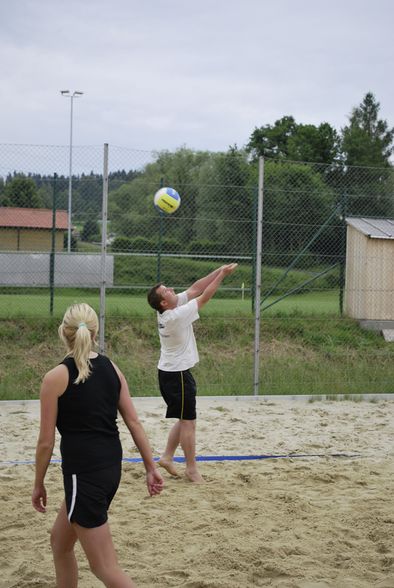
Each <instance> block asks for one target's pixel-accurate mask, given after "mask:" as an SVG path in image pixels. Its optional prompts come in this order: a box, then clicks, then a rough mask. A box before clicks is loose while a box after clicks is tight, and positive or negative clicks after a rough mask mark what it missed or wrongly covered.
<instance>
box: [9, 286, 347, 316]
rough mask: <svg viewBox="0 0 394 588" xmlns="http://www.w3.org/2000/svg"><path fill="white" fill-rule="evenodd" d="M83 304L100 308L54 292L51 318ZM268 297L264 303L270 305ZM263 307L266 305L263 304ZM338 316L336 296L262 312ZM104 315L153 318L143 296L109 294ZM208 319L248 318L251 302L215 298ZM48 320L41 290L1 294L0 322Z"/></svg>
mask: <svg viewBox="0 0 394 588" xmlns="http://www.w3.org/2000/svg"><path fill="white" fill-rule="evenodd" d="M82 300H83V301H84V302H87V303H88V304H90V305H91V306H93V307H94V308H95V309H96V310H97V311H98V310H99V305H100V293H99V291H98V290H78V289H57V290H56V291H55V294H54V306H53V316H55V317H58V318H61V317H62V316H63V314H64V311H65V310H66V308H67V307H68V306H70V304H73V303H74V302H78V301H82ZM273 300H274V298H273V297H270V298H269V299H268V301H267V303H270V302H271V301H273ZM264 304H265V303H264ZM338 312H339V302H338V292H335V291H331V292H311V293H307V294H302V295H297V296H289V297H288V298H285V299H283V300H281V301H280V302H278V304H276V305H274V306H272V307H271V308H269V309H268V310H267V311H264V312H263V315H264V316H281V315H299V314H301V315H322V314H324V315H326V314H329V315H334V314H337V313H338ZM106 313H107V314H108V316H141V317H149V316H151V314H152V311H151V309H150V308H149V306H148V304H147V302H146V297H145V296H136V295H135V294H133V293H132V292H130V293H129V294H116V293H114V292H108V293H107V297H106ZM204 313H206V314H207V315H215V316H217V315H220V316H233V315H242V316H251V315H252V302H251V300H250V298H246V299H245V300H242V299H241V296H239V298H230V299H228V298H214V299H213V300H211V301H210V303H209V305H207V306H206V308H204ZM34 317H37V318H38V317H42V318H44V317H50V295H49V291H47V292H45V291H42V289H33V288H31V289H30V290H28V291H26V290H21V289H14V290H13V291H12V293H9V294H5V293H3V294H1V293H0V319H2V318H3V319H4V318H6V319H11V318H34Z"/></svg>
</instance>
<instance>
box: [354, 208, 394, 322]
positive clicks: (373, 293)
mask: <svg viewBox="0 0 394 588" xmlns="http://www.w3.org/2000/svg"><path fill="white" fill-rule="evenodd" d="M346 224H347V243H346V285H345V310H346V313H347V315H348V316H351V317H353V318H355V319H358V320H362V321H394V220H393V219H377V218H364V217H363V218H361V217H360V218H359V217H357V218H356V217H349V218H347V219H346Z"/></svg>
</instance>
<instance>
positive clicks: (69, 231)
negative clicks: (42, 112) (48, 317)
mask: <svg viewBox="0 0 394 588" xmlns="http://www.w3.org/2000/svg"><path fill="white" fill-rule="evenodd" d="M70 102H71V108H70V156H69V168H68V228H67V251H68V253H70V251H71V212H72V189H73V188H72V173H73V103H74V95H73V94H72V95H71V96H70Z"/></svg>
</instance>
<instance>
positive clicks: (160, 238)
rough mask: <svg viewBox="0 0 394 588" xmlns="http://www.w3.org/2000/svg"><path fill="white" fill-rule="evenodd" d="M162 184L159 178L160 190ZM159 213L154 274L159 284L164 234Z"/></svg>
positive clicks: (161, 179)
mask: <svg viewBox="0 0 394 588" xmlns="http://www.w3.org/2000/svg"><path fill="white" fill-rule="evenodd" d="M163 184H164V180H163V178H160V188H162V187H163ZM158 213H159V215H160V216H159V240H158V243H157V272H156V282H157V283H159V282H161V248H162V241H163V232H164V227H163V218H164V212H162V211H161V210H158Z"/></svg>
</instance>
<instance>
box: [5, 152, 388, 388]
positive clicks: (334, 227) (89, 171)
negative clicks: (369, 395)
mask: <svg viewBox="0 0 394 588" xmlns="http://www.w3.org/2000/svg"><path fill="white" fill-rule="evenodd" d="M104 162H105V157H104V148H103V147H74V148H73V170H72V175H71V181H70V176H69V171H68V170H69V163H70V162H69V148H68V147H53V146H51V147H49V146H23V145H0V317H1V318H3V319H4V318H10V317H17V316H33V317H34V316H36V317H45V316H52V315H54V316H56V317H59V318H60V317H61V316H62V315H63V313H64V310H65V308H66V307H67V306H68V305H69V304H70V303H72V302H74V301H75V300H85V301H87V302H89V303H91V304H92V305H93V306H94V307H95V308H96V309H97V310H98V311H99V310H100V316H101V318H102V319H103V318H106V319H108V320H110V319H113V320H116V319H120V318H121V319H122V320H123V321H124V320H125V319H126V321H127V322H129V323H131V324H133V328H134V329H135V331H134V333H133V335H134V337H136V342H137V343H136V344H138V341H140V342H141V341H142V340H143V339H144V340H145V339H146V337H147V335H146V333H147V332H149V331H152V338H151V339H149V341H150V343H151V346H152V349H151V351H149V350H147V349H145V355H147V356H148V357H149V359H148V360H147V361H146V362H145V360H143V359H142V358H141V357H139V361H140V363H141V364H142V363H143V364H144V368H143V369H142V371H141V370H140V371H139V373H140V374H141V375H140V379H139V380H138V382H137V388H138V390H140V391H141V393H148V391H149V390H150V392H151V393H152V391H153V388H154V387H155V383H154V378H155V363H156V360H157V354H158V347H157V345H158V343H157V341H156V330H155V321H154V316H153V313H152V312H150V309H149V308H148V307H147V303H146V292H147V290H148V289H149V288H150V287H151V286H153V285H154V284H155V283H157V282H161V281H162V282H164V283H166V284H168V285H171V286H173V287H174V288H176V289H177V290H178V291H179V290H183V289H186V288H187V287H188V286H189V285H190V284H191V283H192V282H193V281H195V280H196V279H198V278H200V277H202V276H203V275H205V274H207V273H209V272H210V271H212V270H213V269H215V268H216V267H217V266H218V265H221V264H223V263H227V262H233V261H237V262H238V263H239V269H238V270H237V272H235V273H234V274H233V275H232V276H230V278H229V279H228V280H227V281H226V282H225V283H224V285H223V287H222V288H221V290H220V292H219V293H218V294H217V296H216V297H215V299H214V300H213V301H212V302H211V303H210V304H209V305H208V306H209V309H208V307H207V311H206V314H205V315H204V316H203V317H202V320H201V321H199V324H198V325H196V332H197V337H198V340H199V342H200V350H201V356H202V361H201V368H200V367H198V368H197V369H198V370H199V373H198V379H199V385H200V389H201V390H202V392H203V393H213V394H221V393H226V394H250V393H253V370H254V369H255V367H254V365H255V364H256V358H257V361H258V363H259V370H260V374H259V378H258V380H259V381H258V383H257V386H256V382H255V388H254V392H255V393H264V394H269V393H276V394H281V393H286V394H288V393H302V392H304V393H308V394H310V393H321V394H329V393H335V392H336V393H342V392H353V393H365V392H376V393H378V392H386V391H390V389H389V388H390V386H391V383H390V379H391V376H392V372H391V374H390V368H389V367H388V361H386V360H387V358H388V357H389V355H388V354H389V351H387V347H384V346H383V347H382V346H381V345H380V343H379V344H378V345H377V349H374V351H373V353H374V354H376V353H378V354H380V355H381V356H382V357H383V356H384V357H383V360H382V361H383V363H384V364H385V370H386V371H385V370H383V372H384V373H383V375H382V374H380V375H379V377H377V374H376V373H375V372H373V371H372V372H371V370H369V372H368V375H367V376H363V377H362V376H361V375H360V378H359V379H357V378H356V380H355V378H354V371H355V370H357V369H358V368H357V361H358V360H357V357H359V356H358V355H357V354H355V352H354V349H353V348H352V350H351V352H349V349H348V347H347V345H346V337H345V336H344V340H341V341H339V342H338V344H337V345H334V343H333V342H332V341H331V343H332V344H331V345H330V341H329V340H330V337H331V338H334V339H335V337H338V334H337V332H336V331H335V330H334V328H333V327H334V325H336V324H337V322H338V321H339V319H340V317H344V318H343V320H344V321H345V322H346V321H347V319H346V317H348V316H350V317H352V318H353V319H357V320H363V319H366V318H367V319H370V320H371V321H372V320H374V321H385V323H387V324H385V326H387V327H388V328H389V327H391V323H390V321H394V284H393V278H392V276H394V271H393V270H394V267H393V264H394V251H393V245H394V233H390V232H389V230H388V227H390V223H393V222H394V221H392V220H391V219H394V173H393V170H392V169H391V168H387V169H377V168H355V167H353V168H349V167H345V166H342V165H330V166H328V165H321V164H309V163H299V162H288V161H274V160H269V159H265V160H264V166H263V170H264V171H263V175H262V177H260V178H259V165H258V162H256V161H252V160H250V158H249V156H248V155H247V154H246V153H244V152H242V151H239V150H237V149H230V150H229V151H228V152H227V153H210V152H193V151H191V150H189V149H186V148H183V149H179V150H177V151H176V152H167V151H161V152H147V151H146V152H143V151H136V150H132V149H127V148H121V147H113V146H110V147H109V150H108V168H106V167H105V165H104ZM106 174H108V183H107V185H106V184H105V181H104V180H105V178H106ZM163 186H171V187H173V188H175V189H176V190H177V191H178V193H179V194H180V196H181V199H182V203H181V206H180V208H179V209H178V211H177V212H176V213H175V214H174V215H165V214H163V213H160V212H159V211H157V210H156V209H155V207H154V206H153V196H154V194H155V192H156V191H157V190H158V189H159V188H161V187H163ZM259 186H260V190H259ZM103 194H104V196H106V194H108V198H107V199H106V198H104V199H103ZM103 202H104V203H105V204H104V206H105V209H104V214H103ZM259 211H260V212H261V215H262V216H261V218H262V221H261V225H262V226H261V235H262V241H261V243H260V246H261V249H259V242H258V240H259V239H258V235H259V231H258V228H259V226H258V222H259V221H258V219H259ZM103 219H104V223H105V226H104V225H103ZM352 219H367V221H366V222H367V225H366V226H371V227H372V228H371V231H372V230H375V229H373V227H375V228H376V226H377V223H378V224H379V223H381V222H382V221H384V223H385V224H383V225H382V224H379V230H380V229H382V228H383V232H380V234H379V235H375V234H374V236H373V238H372V240H373V239H374V245H375V244H376V243H379V248H376V247H375V248H374V249H369V247H368V243H369V242H370V241H371V237H370V236H368V234H367V231H365V226H364V225H363V226H364V230H361V231H357V230H356V232H355V233H356V237H355V236H354V234H353V233H351V232H350V233H349V223H350V221H351V220H352ZM368 223H369V225H368ZM352 227H353V228H354V223H353V225H352ZM375 232H376V230H375ZM360 235H361V236H360ZM364 237H365V239H366V243H364V242H363V241H362V239H363V238H364ZM357 239H358V241H357ZM368 239H369V241H368ZM353 241H354V242H355V243H356V244H355V245H352V247H350V245H349V244H350V243H353ZM349 251H352V252H353V253H352V257H350V256H349ZM363 256H364V257H363ZM103 260H104V261H103ZM382 260H383V261H382ZM257 265H258V268H260V267H261V270H262V271H261V281H260V280H257V283H256V275H258V274H259V272H256V268H257ZM370 266H371V267H373V268H375V269H376V267H381V274H380V275H379V274H376V272H375V274H374V273H373V272H372V271H371V270H368V271H367V269H368V268H369V267H370ZM366 268H367V269H366ZM364 274H365V279H364V280H363V279H362V278H363V275H364ZM355 292H357V293H358V295H359V298H360V296H363V295H366V294H367V293H368V297H367V298H365V300H364V302H363V304H364V307H363V311H362V313H364V315H365V316H358V312H359V311H358V310H357V308H358V309H360V308H361V307H360V304H358V307H357V305H356V304H353V302H352V303H351V301H352V300H353V297H352V294H354V293H355ZM364 297H365V296H364ZM256 301H257V306H258V308H256ZM368 301H369V302H368ZM377 301H379V302H377ZM382 301H383V302H382ZM367 304H369V305H370V306H371V309H369V310H368V312H367V311H366V310H365V308H366V307H365V305H367ZM382 309H383V310H382ZM368 313H369V314H368ZM260 314H261V317H260ZM367 315H368V316H367ZM260 318H261V328H260V325H259V331H258V332H259V333H260V339H261V345H259V342H258V341H254V339H255V338H256V337H255V326H256V321H257V320H258V321H259V320H260ZM107 324H108V321H107ZM346 324H347V325H348V324H349V327H348V328H349V333H354V332H355V331H352V329H355V327H354V326H351V325H352V323H346ZM138 328H139V329H140V332H139V331H138ZM331 331H332V333H331V334H330V332H331ZM103 334H104V333H103ZM153 336H154V337H155V339H154V340H153ZM324 336H326V339H327V340H325V342H323V343H322V344H321V345H320V350H319V351H318V350H317V349H318V342H319V341H321V340H322V338H323V337H324ZM349 336H351V335H350V334H349ZM115 339H116V337H113V336H111V337H110V338H108V337H106V342H107V344H108V345H109V346H110V347H111V348H112V347H114V346H115V347H116V341H115ZM120 339H121V338H120ZM153 341H155V342H153ZM240 342H242V345H240ZM305 343H307V344H305ZM126 344H127V343H126ZM129 344H130V343H129ZM141 345H142V344H141ZM360 345H361V343H360ZM142 347H143V345H142ZM321 347H324V351H323V355H324V354H325V355H324V357H325V359H326V361H327V363H326V365H327V369H330V367H329V365H330V363H331V365H332V373H331V375H330V377H327V378H326V383H325V384H324V385H323V384H322V372H324V365H322V361H321V357H322V356H321ZM253 349H254V352H253ZM286 350H287V351H286ZM368 352H369V353H371V350H369V351H368ZM218 358H220V361H218ZM341 358H342V360H343V361H342V362H341ZM135 361H137V360H135ZM366 361H367V360H366ZM145 363H146V365H145ZM367 363H368V362H367ZM323 364H324V362H323ZM334 366H335V368H336V369H337V372H338V373H337V374H335V369H334ZM338 366H340V368H341V369H338ZM376 366H377V367H376V369H377V370H378V369H379V368H380V367H381V363H379V362H377V363H376ZM359 368H360V366H359ZM364 369H365V370H366V366H364V365H363V366H361V370H360V369H359V372H360V371H361V372H362V371H363V370H364ZM289 370H290V372H291V373H292V374H293V376H294V377H293V378H289ZM148 374H149V375H148ZM152 374H153V375H152ZM255 374H256V370H255ZM144 378H145V379H144ZM363 382H364V384H363ZM376 382H378V384H376ZM152 387H153V388H152Z"/></svg>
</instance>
